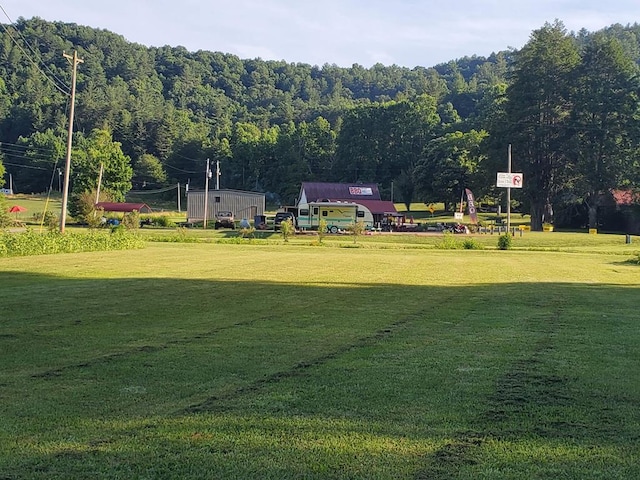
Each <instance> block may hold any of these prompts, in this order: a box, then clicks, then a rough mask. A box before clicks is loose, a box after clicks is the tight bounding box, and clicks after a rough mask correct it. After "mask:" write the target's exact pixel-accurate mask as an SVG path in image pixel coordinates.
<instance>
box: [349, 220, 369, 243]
mask: <svg viewBox="0 0 640 480" xmlns="http://www.w3.org/2000/svg"><path fill="white" fill-rule="evenodd" d="M348 230H349V233H350V234H351V235H352V236H353V243H356V242H357V241H358V237H359V236H360V235H362V234H363V233H364V230H365V226H364V222H363V221H362V220H361V221H358V222H354V223H352V224H351V225H349V228H348Z"/></svg>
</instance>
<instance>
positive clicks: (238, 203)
mask: <svg viewBox="0 0 640 480" xmlns="http://www.w3.org/2000/svg"><path fill="white" fill-rule="evenodd" d="M204 198H205V192H204V190H189V192H188V193H187V222H202V221H203V220H204ZM265 204H266V202H265V196H264V193H256V192H244V191H241V190H209V197H208V199H207V222H209V220H212V219H214V218H215V216H216V213H218V212H232V213H233V216H234V217H235V218H236V220H242V219H243V218H246V219H247V220H253V219H254V218H255V216H256V215H264V211H265Z"/></svg>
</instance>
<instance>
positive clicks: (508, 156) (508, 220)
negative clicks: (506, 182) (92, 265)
mask: <svg viewBox="0 0 640 480" xmlns="http://www.w3.org/2000/svg"><path fill="white" fill-rule="evenodd" d="M507 173H511V144H509V150H508V153H507ZM509 232H511V187H508V188H507V233H509Z"/></svg>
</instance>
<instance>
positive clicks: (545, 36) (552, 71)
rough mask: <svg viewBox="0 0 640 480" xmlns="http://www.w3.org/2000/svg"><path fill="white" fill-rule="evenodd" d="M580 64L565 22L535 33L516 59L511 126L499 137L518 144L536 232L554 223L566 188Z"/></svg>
mask: <svg viewBox="0 0 640 480" xmlns="http://www.w3.org/2000/svg"><path fill="white" fill-rule="evenodd" d="M579 62H580V56H579V53H578V48H577V46H576V42H575V40H574V39H573V38H572V37H570V36H569V35H568V34H567V32H566V29H565V27H564V25H563V24H562V22H560V21H556V22H554V23H553V24H549V23H547V24H545V25H544V27H542V28H541V29H539V30H536V31H534V32H533V33H532V35H531V39H530V40H529V42H528V43H527V44H526V45H525V46H524V47H523V48H522V50H520V51H519V52H518V53H517V55H516V56H515V65H514V73H513V78H512V83H511V85H510V86H509V87H508V89H507V98H508V102H507V104H506V105H505V111H506V122H507V123H506V125H504V126H503V130H502V131H501V132H496V133H497V134H499V135H503V136H504V138H505V139H508V140H507V142H508V143H511V144H512V145H513V152H514V156H513V158H514V162H513V165H514V168H515V171H518V170H520V171H522V172H524V179H525V182H524V185H525V188H524V194H525V196H526V199H527V201H528V204H529V207H530V213H531V228H532V229H533V230H542V224H543V222H550V221H552V212H553V210H552V204H553V200H554V196H555V195H556V194H557V193H558V192H559V191H560V190H561V189H562V188H563V186H564V181H565V179H564V178H563V174H564V173H566V172H567V169H566V166H567V164H568V163H570V162H571V161H572V160H573V159H572V158H570V156H569V155H568V152H567V149H566V145H567V141H568V138H569V136H570V135H569V130H568V121H569V118H570V113H571V109H572V107H573V106H572V103H571V100H572V97H573V95H572V89H573V87H572V84H571V81H570V80H571V75H572V73H573V71H574V69H575V68H576V66H577V65H578V64H579Z"/></svg>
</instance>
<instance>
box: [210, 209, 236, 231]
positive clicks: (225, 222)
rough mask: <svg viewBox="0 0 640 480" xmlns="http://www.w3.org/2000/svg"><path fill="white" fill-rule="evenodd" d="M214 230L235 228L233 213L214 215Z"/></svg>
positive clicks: (221, 212) (222, 212)
mask: <svg viewBox="0 0 640 480" xmlns="http://www.w3.org/2000/svg"><path fill="white" fill-rule="evenodd" d="M215 228H216V229H218V228H232V229H233V228H236V223H235V221H234V219H233V212H225V211H220V212H218V213H216V224H215Z"/></svg>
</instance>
